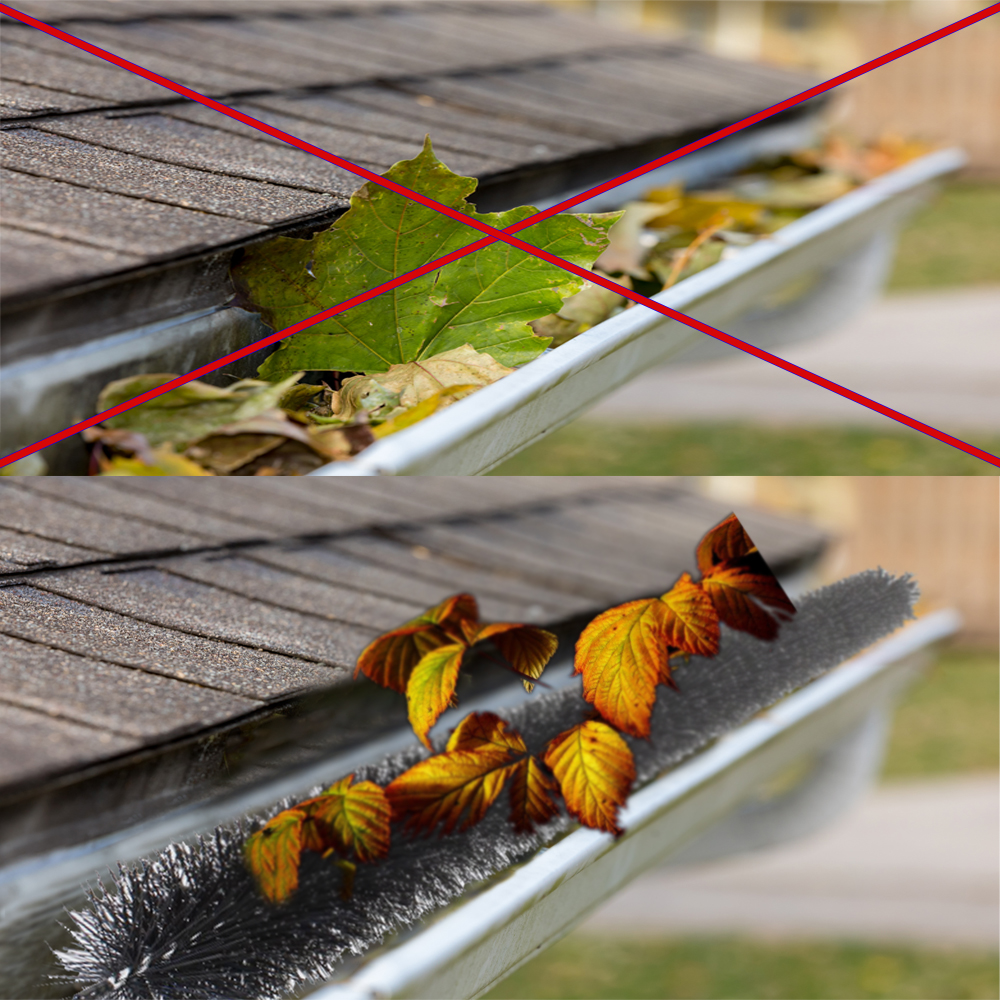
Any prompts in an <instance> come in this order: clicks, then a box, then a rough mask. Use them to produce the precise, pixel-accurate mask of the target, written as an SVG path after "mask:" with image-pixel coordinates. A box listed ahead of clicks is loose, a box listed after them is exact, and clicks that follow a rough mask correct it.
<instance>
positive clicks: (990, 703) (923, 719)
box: [883, 649, 1000, 780]
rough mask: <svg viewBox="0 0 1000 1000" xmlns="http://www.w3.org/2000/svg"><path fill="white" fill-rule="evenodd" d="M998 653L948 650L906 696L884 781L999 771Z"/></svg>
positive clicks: (895, 722) (895, 723) (894, 729)
mask: <svg viewBox="0 0 1000 1000" xmlns="http://www.w3.org/2000/svg"><path fill="white" fill-rule="evenodd" d="M998 667H1000V653H998V652H997V650H995V649H994V650H983V649H947V650H945V651H944V653H943V654H942V655H941V658H940V659H939V660H938V662H937V663H936V664H935V666H934V667H933V668H932V669H931V670H930V671H929V672H928V673H927V674H925V675H924V676H923V677H922V678H921V679H920V680H918V681H917V682H916V683H915V684H914V685H913V686H912V687H911V688H910V689H909V691H907V692H906V694H905V695H904V697H903V700H902V702H901V703H900V705H899V708H898V709H897V711H896V715H895V718H894V719H893V726H892V736H891V737H890V740H889V751H888V754H887V755H886V762H885V768H884V770H883V778H885V779H888V780H893V779H896V778H922V777H937V776H939V775H947V774H964V773H969V772H975V771H996V770H997V769H998V768H1000V749H998V743H1000V722H998V717H1000V670H998Z"/></svg>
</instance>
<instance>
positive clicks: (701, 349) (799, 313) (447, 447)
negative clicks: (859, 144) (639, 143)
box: [311, 149, 966, 476]
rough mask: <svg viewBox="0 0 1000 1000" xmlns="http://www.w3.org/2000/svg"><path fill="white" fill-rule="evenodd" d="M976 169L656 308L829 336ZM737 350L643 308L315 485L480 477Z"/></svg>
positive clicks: (746, 263)
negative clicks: (777, 300)
mask: <svg viewBox="0 0 1000 1000" xmlns="http://www.w3.org/2000/svg"><path fill="white" fill-rule="evenodd" d="M965 160H966V158H965V154H964V153H963V152H962V151H961V150H959V149H945V150H940V151H938V152H934V153H930V154H928V155H927V156H923V157H921V158H920V159H918V160H915V161H913V162H912V163H909V164H907V165H906V166H904V167H900V168H899V169H898V170H894V171H891V172H890V173H888V174H885V175H883V176H882V177H878V178H876V179H875V180H873V181H871V182H870V183H868V184H865V185H864V186H863V187H860V188H857V189H856V190H854V191H851V192H849V193H848V194H846V195H844V196H842V197H840V198H837V199H836V200H835V201H832V202H830V203H829V204H828V205H824V206H823V207H822V208H818V209H817V210H816V211H814V212H812V213H810V214H809V215H807V216H804V217H803V218H801V219H798V220H796V221H795V222H793V223H791V224H790V225H788V226H785V227H784V228H783V229H780V230H779V231H778V232H777V233H775V234H774V235H773V236H772V237H770V238H768V239H763V240H760V241H758V242H757V243H755V244H753V245H752V246H749V247H747V248H746V249H745V250H743V251H741V252H740V253H739V254H738V255H737V256H735V257H734V258H732V259H730V260H725V261H721V262H720V263H718V264H715V265H714V266H712V267H710V268H707V269H706V270H704V271H702V272H701V273H699V274H695V275H693V276H692V277H690V278H688V279H687V280H685V281H682V282H680V283H679V284H677V285H675V286H674V287H673V288H671V289H668V290H667V291H664V292H661V293H660V294H658V295H657V296H655V299H656V301H658V302H661V303H663V304H664V305H667V306H670V307H672V308H674V309H678V310H680V311H682V312H684V313H686V314H688V315H690V316H693V317H695V318H697V319H700V320H702V321H704V322H707V323H710V324H712V325H713V326H717V327H719V328H720V329H722V330H724V331H726V332H727V333H730V334H732V335H734V336H736V337H740V338H741V339H745V340H748V341H750V342H752V343H755V344H757V345H758V346H761V347H765V348H772V347H774V346H777V345H779V344H784V343H790V342H794V341H797V340H803V339H807V338H809V337H813V336H816V335H818V334H820V333H823V332H825V331H826V330H827V329H828V328H830V327H831V326H835V325H837V324H838V323H840V322H842V321H843V320H844V319H846V318H847V317H848V316H850V315H851V314H852V313H854V312H855V311H856V310H857V309H859V308H860V307H861V306H863V305H864V304H866V303H867V302H868V301H869V300H870V299H871V298H873V297H874V296H875V295H876V294H877V292H878V291H879V289H880V288H881V286H882V284H883V281H884V279H885V276H886V274H887V272H888V267H889V264H890V263H891V257H892V247H893V240H894V233H895V230H896V228H897V227H898V225H899V223H900V222H901V221H902V219H903V218H904V217H905V216H906V215H907V214H908V213H909V212H910V211H911V210H912V209H913V208H914V207H915V206H916V205H918V204H919V203H920V202H921V201H922V200H923V199H924V198H925V197H926V195H927V193H928V189H929V185H930V184H931V183H932V182H933V181H934V180H936V179H938V178H940V177H942V176H944V175H946V174H949V173H952V172H953V171H955V170H957V169H958V168H959V167H961V166H962V165H963V164H964V163H965ZM810 277H812V278H814V279H815V280H814V281H813V284H812V287H811V288H810V289H809V290H808V291H807V292H806V293H805V294H804V295H802V296H800V297H799V298H798V299H797V300H795V301H793V302H791V303H790V304H787V305H783V306H770V305H769V303H768V298H769V297H770V296H774V295H776V294H780V293H781V292H782V290H783V289H787V288H789V287H790V286H793V285H794V284H795V283H797V282H801V281H803V280H804V279H808V278H810ZM733 350H734V349H733V348H729V347H726V346H724V345H721V344H719V343H718V342H717V341H713V340H711V339H710V338H708V337H706V336H705V335H704V334H701V333H699V332H698V331H696V330H692V329H691V328H690V327H687V326H685V325H684V324H682V323H678V322H676V321H675V320H672V319H668V318H667V317H665V316H663V315H661V314H660V313H657V312H655V311H653V310H651V309H648V308H646V307H643V306H636V307H634V308H631V309H627V310H625V311H624V312H622V313H620V314H618V315H617V316H614V317H612V318H611V319H609V320H606V321H605V322H603V323H600V324H598V325H597V326H595V327H593V328H592V329H590V330H587V331H586V332H585V333H582V334H580V335H579V336H577V337H575V338H574V339H573V340H571V341H569V342H568V343H566V344H564V345H562V346H561V347H559V348H557V349H555V350H552V351H548V352H546V353H545V354H544V355H542V356H541V357H540V358H537V359H536V360H535V361H532V362H531V363H530V364H527V365H525V366H524V367H523V368H520V369H518V370H517V371H516V372H514V373H513V374H511V375H508V376H507V377H506V378H504V379H501V380H500V381H499V382H495V383H494V384H493V385H491V386H487V387H486V388H484V389H481V390H480V391H479V392H476V393H475V394H473V395H471V396H469V397H467V398H466V399H463V400H461V401H460V402H458V403H455V404H454V405H453V406H450V407H448V408H447V409H446V410H443V411H441V412H440V413H436V414H434V415H433V416H430V417H428V418H427V419H426V420H423V421H421V422H420V423H419V424H416V425H414V426H413V427H410V428H407V429H406V430H403V431H399V432H397V433H396V434H393V435H392V436H391V437H387V438H384V439H383V440H381V441H378V442H376V443H375V444H374V445H372V446H371V447H369V448H368V449H366V450H365V451H364V452H362V453H361V455H359V456H358V457H357V458H355V459H352V460H350V461H346V462H332V463H330V464H328V465H325V466H323V467H322V468H321V469H317V470H316V471H315V472H313V473H311V474H312V475H314V476H379V475H383V476H414V475H434V476H441V475H450V476H455V475H457V476H468V475H480V474H482V473H484V472H488V471H489V470H490V469H492V468H493V467H494V466H496V465H499V464H500V463H501V462H503V461H504V460H505V459H507V458H510V457H511V456H512V455H514V454H516V453H517V452H519V451H521V450H522V449H523V448H525V447H527V446H528V445H530V444H532V443H533V442H534V441H537V440H539V439H540V438H542V437H544V436H545V435H546V434H549V433H550V432H551V431H553V430H555V429H556V428H557V427H560V426H562V425H563V424H565V423H567V422H568V421H570V420H572V419H573V418H574V417H576V416H579V415H580V414H581V413H583V412H584V411H585V410H587V409H588V408H589V407H591V406H593V405H594V404H595V403H596V402H597V401H598V400H600V399H601V398H603V397H604V396H606V395H608V394H609V393H611V392H613V391H614V390H615V389H617V388H618V387H619V386H621V385H624V384H625V383H626V382H628V381H629V380H630V379H632V378H635V376H637V375H639V374H641V373H642V372H644V371H646V370H647V369H649V368H651V367H653V366H654V365H659V364H663V363H665V362H669V363H675V362H685V363H686V362H691V361H701V360H704V359H705V358H706V357H713V356H727V355H731V354H732V353H733ZM762 363H764V362H762Z"/></svg>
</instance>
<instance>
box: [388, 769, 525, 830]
mask: <svg viewBox="0 0 1000 1000" xmlns="http://www.w3.org/2000/svg"><path fill="white" fill-rule="evenodd" d="M510 763H511V758H510V756H509V755H508V754H504V753H500V752H497V751H486V750H454V751H452V752H450V753H442V754H437V755H436V756H434V757H431V758H429V759H428V760H422V761H421V762H420V763H419V764H414V765H413V767H411V768H410V769H409V770H408V771H404V772H403V773H402V774H401V775H400V776H399V777H398V778H396V779H395V780H394V781H392V782H390V783H389V785H388V786H387V788H386V790H385V791H386V795H388V796H389V801H390V803H391V804H392V811H393V816H394V817H395V818H397V819H402V818H404V817H405V818H406V825H407V829H410V830H415V831H420V830H426V831H427V832H430V831H431V830H433V829H434V827H436V826H437V825H438V824H439V823H443V824H444V832H445V833H451V831H452V830H454V829H455V827H456V826H457V827H458V828H459V829H460V830H467V829H468V828H469V827H470V826H473V825H475V824H476V823H478V822H479V821H480V820H481V819H482V818H483V817H484V816H485V815H486V810H487V809H489V807H490V806H491V805H493V803H494V802H496V800H497V797H498V796H499V795H500V793H501V792H502V791H503V786H504V783H505V782H506V780H507V771H508V766H509V765H510Z"/></svg>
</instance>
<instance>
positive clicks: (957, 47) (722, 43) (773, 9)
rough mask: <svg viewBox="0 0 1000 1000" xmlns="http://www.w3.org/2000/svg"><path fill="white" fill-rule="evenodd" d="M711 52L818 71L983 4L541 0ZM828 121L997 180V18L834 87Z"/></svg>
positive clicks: (853, 61) (837, 68)
mask: <svg viewBox="0 0 1000 1000" xmlns="http://www.w3.org/2000/svg"><path fill="white" fill-rule="evenodd" d="M550 2H552V3H555V4H557V5H559V6H561V7H564V8H565V7H568V8H571V9H576V10H578V11H580V12H585V13H590V14H592V15H593V16H595V17H598V18H602V19H606V20H610V21H615V22H617V23H620V24H623V25H627V26H629V27H633V28H642V29H645V30H648V31H651V32H658V33H663V34H665V35H675V36H677V35H680V36H684V37H686V38H688V39H690V40H692V41H694V42H695V43H696V44H698V45H700V46H702V47H704V48H706V49H708V50H709V51H712V52H715V53H717V54H718V55H723V56H728V57H731V58H734V59H753V60H761V61H763V62H768V63H772V64H775V65H779V66H788V67H795V68H798V69H804V70H808V71H811V72H813V73H815V74H816V75H817V76H820V77H823V78H828V77H830V76H834V75H835V74H837V73H840V72H843V71H844V70H847V69H850V68H851V67H853V66H857V65H860V64H861V63H863V62H867V61H868V60H869V59H874V58H875V57H877V56H880V55H882V54H883V53H885V52H888V51H890V50H891V49H894V48H897V47H899V46H900V45H903V44H905V43H906V42H909V41H913V40H914V39H916V38H920V37H921V36H923V35H926V34H928V33H929V32H931V31H934V30H935V29H936V28H940V27H943V26H944V25H946V24H949V23H951V22H952V21H957V20H958V19H959V18H962V17H965V16H967V15H968V14H971V13H973V12H975V11H977V10H980V9H982V8H983V7H985V6H987V3H986V2H979V0H550ZM833 119H834V121H835V123H836V125H837V126H838V127H840V128H843V129H844V130H846V131H850V132H853V133H855V134H857V135H858V136H859V137H861V138H863V139H870V138H875V137H877V136H879V135H881V134H883V133H886V132H895V133H900V134H902V135H905V136H907V137H913V138H920V139H926V140H928V141H931V142H936V143H937V142H940V143H956V144H958V145H961V146H963V147H964V148H965V149H966V151H967V152H968V153H969V155H970V165H969V170H968V173H969V175H972V176H979V177H990V178H1000V17H993V18H987V19H986V20H985V21H981V22H980V23H979V24H976V25H973V26H972V27H970V28H966V29H964V30H962V31H960V32H958V33H956V34H955V35H952V36H950V37H948V38H946V39H943V40H941V41H938V42H934V43H933V44H931V45H929V46H928V47H927V48H925V49H922V50H920V51H919V52H914V53H911V54H910V55H907V56H905V57H903V58H902V59H900V60H898V61H896V62H893V63H891V64H890V65H888V66H883V67H880V68H879V69H877V70H874V71H873V72H871V73H869V74H866V75H865V76H863V77H861V78H860V79H858V80H855V81H853V82H851V83H849V84H846V85H845V86H844V87H842V88H840V90H839V91H838V93H837V97H836V100H835V109H834V113H833Z"/></svg>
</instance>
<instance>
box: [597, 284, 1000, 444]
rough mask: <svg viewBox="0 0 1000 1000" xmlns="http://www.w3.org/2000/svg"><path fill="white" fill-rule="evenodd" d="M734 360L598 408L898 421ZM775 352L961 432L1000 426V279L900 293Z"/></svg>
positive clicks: (666, 414)
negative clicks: (820, 333)
mask: <svg viewBox="0 0 1000 1000" xmlns="http://www.w3.org/2000/svg"><path fill="white" fill-rule="evenodd" d="M732 353H733V357H732V359H731V360H728V359H727V360H722V361H718V362H713V363H705V364H699V365H679V364H677V365H668V366H665V367H662V368H658V369H654V370H652V371H650V372H648V373H647V374H645V375H643V376H641V377H640V378H638V379H636V380H635V381H633V382H631V383H630V384H629V385H627V386H625V387H624V388H622V389H620V390H618V392H616V393H614V394H613V395H611V396H609V397H608V398H607V399H606V400H604V401H603V402H602V403H600V404H599V405H598V406H597V407H595V408H594V409H593V410H592V411H590V414H589V415H590V416H594V417H603V418H608V417H611V418H633V419H641V420H643V421H656V420H659V421H674V420H692V419H693V420H699V419H701V420H733V419H751V420H755V421H759V422H767V423H786V424H787V423H795V424H801V423H814V424H831V423H859V422H860V423H866V424H880V425H883V426H885V427H887V428H888V427H890V426H895V424H894V422H893V421H891V420H889V419H888V418H887V417H882V416H880V415H878V414H876V413H874V412H872V411H871V410H868V409H866V408H865V407H862V406H858V405H857V404H855V403H851V402H850V401H848V400H846V399H844V398H843V397H841V396H837V395H836V394H834V393H832V392H829V391H827V390H825V389H821V388H819V387H818V386H814V385H812V384H811V383H809V382H805V381H804V380H802V379H800V378H798V377H797V376H795V375H790V374H788V373H787V372H784V371H782V370H781V369H779V368H775V367H774V366H773V365H769V364H767V363H766V362H763V361H758V360H757V359H755V358H749V357H747V356H746V355H743V354H741V353H740V352H738V351H737V350H736V349H735V348H734V349H733V351H732ZM775 353H776V354H778V355H780V356H781V357H783V358H786V359H787V360H789V361H793V362H795V363H796V364H798V365H801V366H802V367H803V368H807V369H809V370H810V371H813V372H816V373H817V374H819V375H824V376H825V377H826V378H829V379H832V380H833V381H835V382H839V383H840V384H841V385H844V386H847V387H848V388H850V389H854V390H855V391H857V392H860V393H862V394H864V395H866V396H869V397H870V398H872V399H875V400H878V401H879V402H880V403H885V404H886V405H887V406H891V407H893V408H894V409H897V410H900V411H902V412H903V413H906V414H908V415H909V416H913V417H916V418H917V419H919V420H923V421H924V422H926V423H929V424H931V425H932V426H936V427H940V428H941V429H943V430H946V431H950V432H952V433H954V432H957V431H967V430H974V431H975V430H978V431H1000V287H987V288H980V289H958V290H954V291H950V290H949V291H943V292H919V293H911V294H906V295H892V296H889V297H886V298H884V299H882V300H880V301H879V302H877V303H875V305H873V306H872V307H871V308H870V309H868V310H867V311H866V312H864V313H863V314H861V315H859V316H858V317H856V318H855V319H853V320H851V321H850V322H848V323H847V325H846V326H844V327H842V328H841V329H840V330H838V331H836V332H833V333H830V334H827V335H826V336H824V337H821V338H817V339H816V340H814V341H811V342H809V343H805V344H801V345H792V346H789V347H784V348H778V349H777V350H776V351H775Z"/></svg>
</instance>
